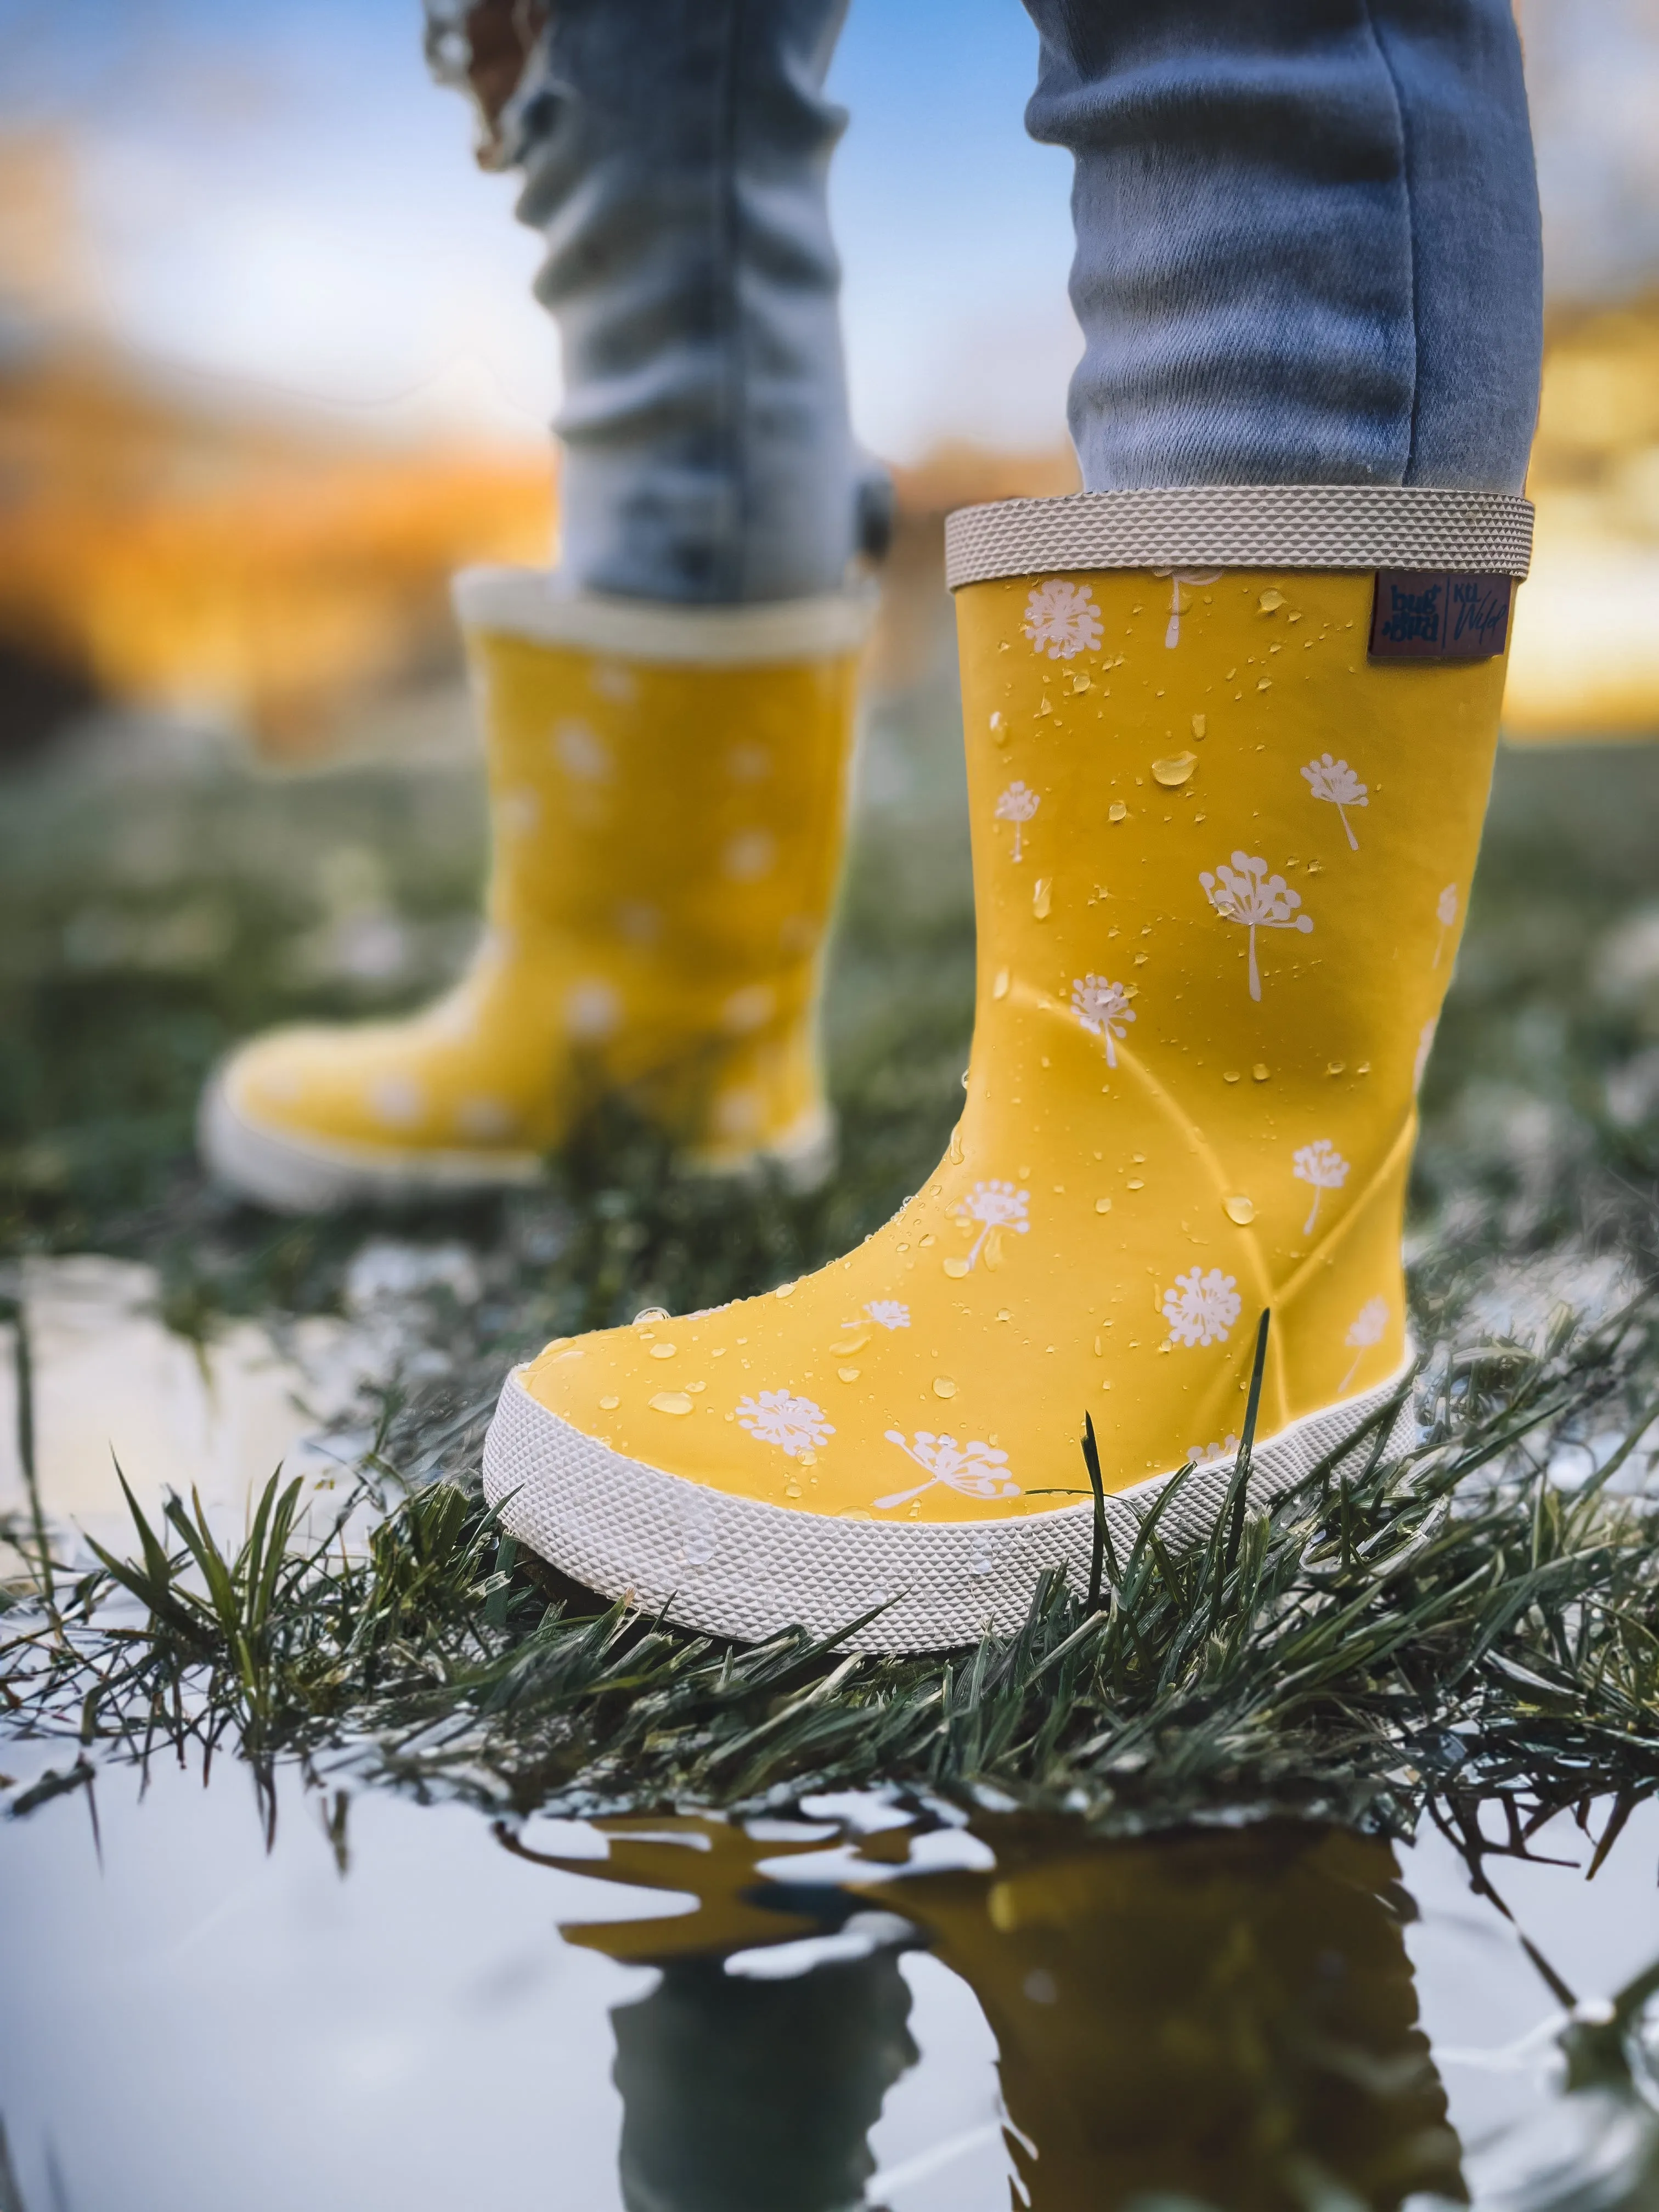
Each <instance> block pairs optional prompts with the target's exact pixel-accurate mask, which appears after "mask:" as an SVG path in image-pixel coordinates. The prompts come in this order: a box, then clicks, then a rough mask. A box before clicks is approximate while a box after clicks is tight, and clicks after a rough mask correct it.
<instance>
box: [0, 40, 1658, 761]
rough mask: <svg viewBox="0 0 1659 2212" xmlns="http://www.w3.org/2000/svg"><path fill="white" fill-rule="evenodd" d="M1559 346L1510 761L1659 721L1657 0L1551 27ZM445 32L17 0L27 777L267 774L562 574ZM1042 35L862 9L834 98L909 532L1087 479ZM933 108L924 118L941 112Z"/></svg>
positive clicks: (499, 230)
mask: <svg viewBox="0 0 1659 2212" xmlns="http://www.w3.org/2000/svg"><path fill="white" fill-rule="evenodd" d="M1520 12H1521V15H1522V21H1523V25H1524V31H1525V37H1526V43H1527V50H1528V74H1529V78H1530V82H1531V88H1532V99H1533V106H1534V118H1535V123H1536V127H1537V133H1538V141H1539V154H1540V164H1541V179H1542V190H1543V198H1544V208H1545V218H1546V229H1547V267H1548V283H1549V296H1550V316H1551V350H1550V363H1549V370H1548V374H1547V381H1546V388H1545V399H1544V409H1543V417H1542V422H1541V432H1540V438H1539V446H1538V452H1537V456H1536V460H1535V465H1534V487H1535V491H1536V494H1537V495H1538V498H1539V501H1540V506H1541V533H1540V546H1539V565H1538V569H1537V572H1536V574H1535V577H1534V581H1533V582H1532V584H1531V585H1530V586H1529V587H1528V592H1527V593H1526V594H1524V595H1523V598H1522V614H1521V622H1520V630H1519V638H1518V643H1517V647H1516V665H1515V669H1514V673H1513V678H1512V681H1511V686H1510V725H1511V727H1512V728H1513V729H1514V730H1515V731H1516V732H1517V733H1526V732H1534V733H1548V732H1553V731H1556V730H1559V729H1563V728H1572V729H1575V730H1578V729H1582V728H1583V727H1584V726H1586V725H1594V726H1597V727H1599V728H1601V729H1605V730H1607V731H1614V730H1631V729H1638V728H1641V727H1644V726H1648V725H1649V724H1650V723H1651V722H1652V720H1654V718H1655V716H1656V714H1659V622H1656V621H1655V620H1654V619H1653V609H1654V606H1655V604H1656V599H1659V134H1656V131H1655V128H1654V125H1655V121H1656V118H1659V0H1571V5H1568V4H1566V0H1523V4H1522V7H1521V9H1520ZM420 28H421V26H420V21H419V9H418V7H417V6H416V0H349V4H341V0H332V4H326V0H244V4H243V5H241V6H240V7H238V8H236V9H224V8H222V7H218V6H212V5H210V4H208V0H73V4H71V5H70V6H64V5H63V4H61V0H56V3H55V0H0V655H3V661H0V744H4V745H6V746H9V747H12V748H15V747H18V746H25V745H27V744H30V743H31V742H33V741H37V740H39V739H40V738H42V737H44V736H46V735H47V734H48V733H49V732H51V730H52V728H53V727H55V726H58V725H59V724H60V723H61V722H63V721H64V720H65V719H67V718H69V717H70V716H72V715H74V714H77V713H79V712H81V711H82V710H84V708H86V707H87V706H88V704H89V703H92V702H97V701H118V702H134V703H138V704H142V705H144V706H160V707H163V708H170V709H173V710H175V711H176V710H184V711H185V712H186V713H187V714H191V715H193V716H196V717H197V718H198V719H199V718H204V717H205V718H206V719H209V720H213V721H215V722H216V723H218V724H220V725H222V726H226V727H228V728H234V729H236V730H238V731H240V732H242V733H244V734H245V735H246V736H248V737H249V738H252V740H253V742H254V743H255V744H257V745H258V747H259V748H260V750H262V751H263V752H264V754H266V755H267V756H268V757H272V758H290V759H292V758H297V757H305V756H307V755H311V756H315V755H317V754H319V753H326V752H327V751H328V750H330V749H331V748H333V747H336V746H338V745H340V744H344V743H347V742H349V740H350V739H351V738H353V737H354V735H355V736H356V737H358V738H361V737H362V733H363V729H364V720H363V708H364V704H365V702H366V701H368V700H375V699H384V698H385V697H386V696H387V695H388V694H389V693H392V692H396V691H403V692H407V691H409V690H410V689H411V688H415V689H419V688H421V687H424V686H429V685H430V684H432V683H433V682H434V681H435V680H437V679H441V678H443V677H445V676H446V675H447V674H450V673H452V672H453V667H454V665H455V663H454V653H455V646H454V641H453V635H452V633H451V631H450V629H449V626H448V624H447V618H446V615H445V611H444V610H445V599H444V585H445V578H446V576H447V572H448V570H449V569H450V568H452V567H453V565H454V564H455V563H456V562H459V561H461V560H464V559H467V558H471V557H478V556H486V557H496V558H511V559H526V560H534V559H538V558H541V557H544V556H545V554H546V551H547V549H548V546H549V544H550V527H551V521H550V487H551V484H552V477H553V469H552V460H551V456H550V448H549V443H548V440H547V437H546V434H545V431H544V423H545V422H546V421H547V419H548V417H549V416H550V414H551V413H552V411H553V410H554V407H555V406H556V402H557V398H558V383H559V376H558V361H557V349H556V343H555V340H554V334H553V331H552V328H551V325H550V323H549V321H548V320H547V319H546V317H545V316H544V314H543V313H542V311H541V310H540V309H539V308H538V307H536V305H535V304H534V302H533V301H532V299H531V297H530V294H529V283H530V278H531V275H532V270H533V268H534V265H535V262H536V256H537V251H538V242H537V240H536V239H535V237H534V236H533V235H532V234H531V233H529V232H527V231H526V230H524V229H522V228H520V227H519V226H518V225H517V224H516V223H515V222H513V215H512V207H513V192H514V186H513V180H512V179H511V178H509V177H504V176H498V175H489V174H485V173H482V172H481V171H479V170H478V169H477V167H475V165H474V163H473V161H472V159H471V118H470V117H469V114H468V112H467V110H466V107H465V103H464V102H463V101H462V100H459V99H458V98H457V97H455V96H453V94H444V93H442V92H440V91H439V90H437V89H436V88H435V87H434V86H433V85H432V83H431V82H430V81H429V80H428V76H427V74H426V70H425V68H424V65H423V64H422V58H421V40H420ZM1034 60H1035V37H1034V34H1033V33H1032V31H1031V29H1030V25H1029V23H1028V22H1027V21H1026V19H1025V17H1024V13H1023V11H1022V10H1021V9H1020V8H1019V7H1018V4H1017V0H910V4H908V5H907V6H905V7H904V8H902V9H892V8H883V7H879V6H878V5H876V4H874V0H862V3H861V4H860V0H854V7H853V9H852V12H851V16H850V20H849V21H848V28H847V32H846V34H845V37H844V40H843V42H842V47H841V50H840V53H839V55H838V58H837V60H836V68H835V74H834V77H833V80H832V88H833V90H834V92H835V94H836V96H837V97H838V98H839V99H841V100H842V101H844V102H845V103H846V105H847V106H848V108H849V110H850V112H851V116H852V121H851V125H850V127H849V129H848V134H847V138H846V142H845V144H844V146H843V148H842V152H841V154H840V155H839V157H838V161H837V165H836V172H835V202H836V216H837V222H838V229H839V235H840V240H841V245H842V253H843V258H844V260H845V264H846V270H847V288H846V303H847V333H848V352H849V357H850V365H851V374H852V382H853V392H854V411H855V416H856V420H857V423H858V427H859V429H860V434H861V435H862V436H863V438H864V439H865V441H866V443H867V444H869V445H870V446H871V447H872V448H874V450H876V451H877V452H878V453H882V454H883V455H884V456H885V457H887V458H888V459H890V460H892V461H893V462H894V463H896V465H898V468H899V482H900V490H901V495H902V507H903V514H904V530H903V532H902V544H901V548H900V558H899V561H898V563H897V567H896V583H897V585H898V586H899V587H900V588H899V590H898V591H897V592H896V593H895V595H894V605H893V608H892V610H891V614H892V619H891V620H890V624H889V635H888V636H887V637H886V639H885V640H884V650H883V653H882V655H881V656H880V658H879V659H878V677H883V678H885V679H886V680H889V681H900V680H903V679H905V678H911V677H914V676H915V674H916V672H917V665H918V662H919V659H927V657H928V656H930V655H931V654H932V653H933V652H934V651H935V650H937V648H938V646H939V631H940V629H942V628H943V623H942V620H941V617H942V612H943V604H944V603H943V601H942V599H941V598H940V595H939V580H938V574H937V540H938V519H939V514H940V513H942V512H943V510H944V509H945V508H946V507H950V506H951V505H953V504H956V503H957V502H958V501H961V500H963V499H967V498H973V497H983V496H987V495H988V496H996V495H1005V494H1007V493H1010V492H1013V491H1019V490H1031V491H1050V490H1056V489H1064V488H1066V485H1067V484H1068V483H1070V482H1071V481H1072V465H1071V460H1070V456H1069V453H1068V449H1067V447H1066V440H1065V416H1064V401H1065V387H1066V377H1067V374H1068V373H1069V370H1070V368H1071V364H1072V362H1073V358H1074V357H1075V355H1076V352H1077V350H1078V338H1077V333H1076V330H1075V326H1074V325H1073V321H1072V319H1071V315H1070V312H1069V309H1068V307H1067V305H1066V294H1065V276H1066V264H1067V261H1068V258H1069V254H1070V234H1069V223H1068V217H1067V210H1066V195H1067V188H1068V181H1069V179H1068V163H1067V161H1066V158H1065V157H1064V156H1063V155H1060V154H1059V153H1057V152H1056V151H1054V149H1047V148H1039V147H1036V146H1033V145H1031V144H1030V143H1029V142H1028V141H1027V140H1026V138H1025V137H1024V131H1023V128H1022V123H1021V110H1022V106H1023V104H1024V96H1025V94H1026V92H1027V90H1028V89H1029V88H1030V83H1031V81H1032V77H1033V71H1034ZM920 86H926V87H927V97H926V98H923V99H918V98H917V97H916V90H917V88H918V87H920Z"/></svg>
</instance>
